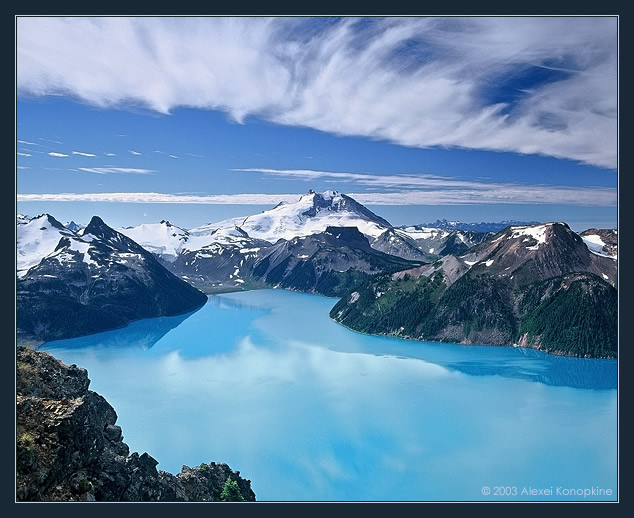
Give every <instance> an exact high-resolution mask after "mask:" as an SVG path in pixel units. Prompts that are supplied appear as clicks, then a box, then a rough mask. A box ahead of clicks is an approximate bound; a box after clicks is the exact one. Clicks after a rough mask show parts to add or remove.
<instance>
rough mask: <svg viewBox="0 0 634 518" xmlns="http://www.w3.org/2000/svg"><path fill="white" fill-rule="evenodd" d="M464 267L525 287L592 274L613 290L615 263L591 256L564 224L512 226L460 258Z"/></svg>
mask: <svg viewBox="0 0 634 518" xmlns="http://www.w3.org/2000/svg"><path fill="white" fill-rule="evenodd" d="M459 258H460V259H461V260H462V261H463V262H464V263H465V264H466V265H468V266H471V267H472V268H477V269H478V270H482V269H485V270H486V271H487V272H488V273H489V274H497V275H498V276H501V277H508V278H509V279H512V280H513V281H514V283H515V284H524V283H529V282H535V281H538V280H543V279H548V278H551V277H556V276H559V275H563V274H565V273H568V272H588V273H593V274H595V275H597V276H599V277H601V278H602V279H604V280H605V281H607V282H609V283H610V284H612V285H613V286H614V285H615V283H616V263H615V261H612V260H611V259H608V258H606V257H601V256H599V255H596V254H594V253H591V252H590V250H589V249H588V247H587V246H586V244H585V243H584V241H583V239H582V238H581V237H580V236H579V235H578V234H577V233H575V232H573V231H572V230H571V229H570V227H569V226H568V225H567V224H566V223H561V222H552V223H543V224H540V225H531V226H511V227H507V228H506V229H504V230H502V231H500V232H498V233H497V234H496V235H495V236H494V237H493V238H491V239H490V240H488V241H485V242H483V243H481V244H480V245H476V246H474V247H473V248H471V249H469V250H468V252H466V253H465V254H463V255H461V256H460V257H459Z"/></svg>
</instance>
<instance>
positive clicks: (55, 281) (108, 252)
mask: <svg viewBox="0 0 634 518" xmlns="http://www.w3.org/2000/svg"><path fill="white" fill-rule="evenodd" d="M18 235H19V237H20V238H21V239H20V244H21V246H20V249H21V250H22V251H23V252H24V254H22V257H23V259H24V263H25V264H26V263H27V262H29V264H30V263H33V262H35V261H36V259H37V256H38V254H44V256H43V257H42V258H41V259H40V260H39V261H38V262H37V263H36V264H34V265H32V266H30V267H29V268H28V269H27V268H24V267H23V270H22V273H21V275H20V276H19V278H18V280H17V334H18V336H19V337H20V338H21V339H25V340H34V341H45V340H53V339H59V338H68V337H73V336H80V335H82V334H89V333H94V332H98V331H103V330H106V329H114V328H117V327H122V326H124V325H126V324H127V323H128V322H130V321H131V320H137V319H140V318H149V317H156V316H167V315H177V314H182V313H186V312H188V311H192V310H194V309H196V308H197V307H200V306H201V305H202V304H204V303H205V301H206V300H207V297H206V295H204V294H203V293H202V292H200V291H198V290H197V289H195V288H193V287H192V286H190V285H189V284H188V283H186V282H185V281H183V280H181V279H179V278H178V277H177V276H175V275H173V274H172V273H170V272H169V271H167V270H166V269H165V268H164V267H163V266H162V265H161V264H160V263H159V262H158V260H157V259H156V258H155V257H154V255H152V254H151V253H150V252H148V251H147V250H145V249H144V248H143V247H141V246H140V245H138V244H137V243H135V242H134V241H132V240H131V239H130V238H128V237H127V236H124V235H123V234H121V233H119V232H117V231H115V230H114V229H112V228H110V227H109V226H107V225H106V224H105V223H104V222H103V221H102V220H101V219H100V218H99V217H97V216H95V217H93V218H92V220H91V221H90V223H89V224H88V226H86V228H84V229H83V231H82V232H81V234H80V233H75V232H72V231H71V230H69V229H67V228H65V227H64V226H63V225H62V224H61V223H59V222H58V221H57V220H56V219H55V218H53V217H52V216H50V215H48V214H45V215H44V216H41V217H39V218H34V219H33V220H31V221H30V222H29V223H26V224H22V225H20V226H18ZM31 237H39V238H40V240H39V244H37V245H33V243H31V242H29V241H28V238H31ZM55 238H57V245H56V246H55V247H54V248H53V250H52V251H49V250H50V248H51V247H52V245H51V243H52V242H53V241H54V240H55ZM31 245H33V246H31Z"/></svg>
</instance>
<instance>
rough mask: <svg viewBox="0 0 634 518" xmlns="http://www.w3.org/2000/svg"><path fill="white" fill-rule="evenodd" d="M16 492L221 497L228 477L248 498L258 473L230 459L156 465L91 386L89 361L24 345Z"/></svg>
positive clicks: (105, 497) (33, 496)
mask: <svg viewBox="0 0 634 518" xmlns="http://www.w3.org/2000/svg"><path fill="white" fill-rule="evenodd" d="M16 354H17V374H16V391H17V438H16V500H18V501H128V502H135V501H136V502H140V501H156V502H168V501H183V502H188V501H218V500H221V493H222V490H223V488H224V486H225V483H226V482H227V480H228V479H231V480H233V481H235V482H236V483H237V485H238V488H239V489H240V494H241V495H242V498H243V499H244V500H245V501H255V493H254V492H253V491H252V489H251V481H250V480H246V479H244V478H242V477H241V476H240V472H239V471H235V472H234V471H233V470H232V469H231V468H230V467H229V466H227V465H226V464H216V463H215V462H212V463H210V464H201V465H200V466H198V467H195V468H189V467H187V466H183V469H182V471H181V472H180V473H179V474H177V475H173V474H171V473H167V472H164V471H160V470H157V469H156V466H157V464H158V462H157V461H156V460H155V459H154V458H152V457H151V456H150V455H148V454H147V453H143V454H141V455H139V454H138V453H136V452H135V453H132V454H130V450H129V447H128V446H127V445H126V444H125V443H124V442H123V435H122V430H121V428H120V427H119V426H117V425H116V421H117V414H116V412H115V410H114V409H113V408H112V406H110V404H109V403H108V402H107V401H106V400H105V399H104V398H103V397H102V396H100V395H99V394H97V393H96V392H93V391H91V390H88V386H89V384H90V380H89V379H88V374H87V372H86V370H85V369H81V368H79V367H77V366H75V365H71V366H67V365H64V364H63V363H62V362H60V361H59V360H57V359H55V358H54V357H53V356H51V355H49V354H47V353H44V352H37V351H33V350H30V349H25V348H22V347H18V348H17V352H16Z"/></svg>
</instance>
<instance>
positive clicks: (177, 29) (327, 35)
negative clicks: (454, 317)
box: [17, 17, 618, 168]
mask: <svg viewBox="0 0 634 518" xmlns="http://www.w3.org/2000/svg"><path fill="white" fill-rule="evenodd" d="M617 25H618V20H617V18H616V17H528V18H521V17H512V18H505V17H489V18H487V17H469V18H458V17H450V18H447V17H445V18H442V17H440V18H438V17H393V18H371V19H356V18H351V17H344V18H341V19H336V18H327V19H315V18H262V17H259V18H248V17H239V18H228V17H199V18H196V17H192V18H189V17H188V18H180V17H179V18H167V17H164V18H161V17H137V18H125V17H108V18H81V17H73V18H62V17H19V18H18V22H17V86H18V93H22V92H25V93H30V94H35V95H45V94H68V93H70V94H73V95H75V96H77V97H79V98H80V99H82V100H84V101H86V102H90V103H92V104H96V105H99V106H115V105H120V104H129V103H130V102H133V103H138V104H141V105H143V106H145V107H148V108H150V109H153V110H156V111H158V112H161V113H169V112H170V111H171V110H172V109H174V108H176V107H179V106H186V107H194V108H204V109H214V110H222V111H225V112H227V113H229V114H230V115H231V116H232V117H233V118H234V119H235V120H236V121H244V120H245V118H246V117H247V116H248V115H257V116H259V117H262V118H264V119H266V120H269V121H272V122H275V123H280V124H287V125H297V126H303V127H311V128H316V129H319V130H322V131H327V132H331V133H334V134H339V135H360V136H366V137H371V138H376V139H384V140H388V141H391V142H395V143H398V144H401V145H405V146H413V147H431V146H440V147H452V146H455V147H461V148H469V149H487V150H497V151H512V152H518V153H537V154H544V155H550V156H555V157H560V158H568V159H573V160H578V161H582V162H585V163H588V164H594V165H599V166H602V167H608V168H614V167H615V166H616V160H617V158H616V157H617V155H616V144H617V122H616V115H617V47H618V41H617ZM78 64H81V65H78ZM538 76H539V77H538Z"/></svg>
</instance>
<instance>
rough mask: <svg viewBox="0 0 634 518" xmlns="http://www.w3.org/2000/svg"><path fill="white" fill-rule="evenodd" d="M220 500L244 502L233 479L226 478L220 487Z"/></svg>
mask: <svg viewBox="0 0 634 518" xmlns="http://www.w3.org/2000/svg"><path fill="white" fill-rule="evenodd" d="M220 500H221V501H223V502H244V497H243V496H242V493H240V488H239V487H238V483H237V482H236V481H235V480H232V479H231V478H227V480H226V482H225V487H224V488H222V493H220Z"/></svg>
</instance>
